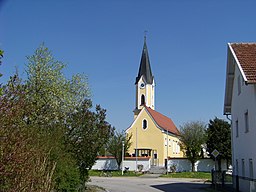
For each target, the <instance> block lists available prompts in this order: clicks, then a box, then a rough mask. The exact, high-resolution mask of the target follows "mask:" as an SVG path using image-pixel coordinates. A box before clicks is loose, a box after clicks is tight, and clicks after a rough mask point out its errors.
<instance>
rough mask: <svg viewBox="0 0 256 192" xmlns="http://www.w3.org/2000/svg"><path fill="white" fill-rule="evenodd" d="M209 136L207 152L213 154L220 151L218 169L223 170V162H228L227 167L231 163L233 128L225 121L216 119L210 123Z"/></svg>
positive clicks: (207, 132)
mask: <svg viewBox="0 0 256 192" xmlns="http://www.w3.org/2000/svg"><path fill="white" fill-rule="evenodd" d="M206 134H207V141H206V144H207V152H208V153H209V154H211V153H212V152H213V151H214V149H216V150H218V152H219V155H218V156H217V161H218V167H219V170H221V160H222V159H225V160H227V165H229V162H230V161H231V126H230V124H229V123H228V122H227V121H225V120H223V119H218V118H217V117H215V118H214V119H213V120H210V121H209V124H208V128H207V130H206ZM211 157H212V158H213V159H215V158H214V157H213V155H211Z"/></svg>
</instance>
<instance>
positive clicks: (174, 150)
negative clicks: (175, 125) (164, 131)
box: [172, 140, 176, 154]
mask: <svg viewBox="0 0 256 192" xmlns="http://www.w3.org/2000/svg"><path fill="white" fill-rule="evenodd" d="M172 146H173V151H172V152H173V154H175V153H176V142H175V141H174V140H173V141H172Z"/></svg>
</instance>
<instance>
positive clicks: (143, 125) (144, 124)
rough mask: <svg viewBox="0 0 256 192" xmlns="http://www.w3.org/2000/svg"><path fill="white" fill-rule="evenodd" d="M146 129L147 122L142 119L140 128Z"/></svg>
mask: <svg viewBox="0 0 256 192" xmlns="http://www.w3.org/2000/svg"><path fill="white" fill-rule="evenodd" d="M147 127H148V122H147V120H146V119H144V120H143V121H142V128H143V129H147Z"/></svg>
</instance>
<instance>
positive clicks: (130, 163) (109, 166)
mask: <svg viewBox="0 0 256 192" xmlns="http://www.w3.org/2000/svg"><path fill="white" fill-rule="evenodd" d="M150 162H151V160H150V158H148V157H138V158H137V160H136V158H135V157H125V160H124V167H127V168H129V171H135V170H136V165H137V166H138V165H142V167H143V168H142V171H148V170H149V169H150V165H151V163H150ZM121 167H122V165H121ZM92 170H118V165H117V163H116V160H115V158H114V157H98V159H97V161H96V163H95V164H94V165H93V167H92Z"/></svg>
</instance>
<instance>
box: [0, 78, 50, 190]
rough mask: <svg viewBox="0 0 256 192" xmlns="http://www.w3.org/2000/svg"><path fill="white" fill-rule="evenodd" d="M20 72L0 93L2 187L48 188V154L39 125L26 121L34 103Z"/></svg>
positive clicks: (10, 188)
mask: <svg viewBox="0 0 256 192" xmlns="http://www.w3.org/2000/svg"><path fill="white" fill-rule="evenodd" d="M25 93H26V92H25V90H24V86H22V85H21V84H20V79H19V78H18V76H17V75H14V77H11V79H10V81H9V82H8V84H7V85H6V86H4V89H3V95H2V96H1V97H0V122H1V124H0V139H1V142H0V151H1V155H0V173H1V174H0V187H1V188H2V189H3V190H4V191H48V190H49V188H50V182H49V180H51V174H52V172H51V170H50V168H49V167H48V166H47V165H46V163H45V162H46V161H47V159H48V158H49V156H48V154H47V153H45V151H44V149H43V147H42V146H41V144H39V143H38V142H37V141H38V135H37V134H36V131H35V130H36V127H34V125H32V124H30V125H28V124H27V123H26V121H25V119H26V118H25V117H26V116H27V114H28V113H30V110H31V106H30V105H29V103H27V100H26V94H25Z"/></svg>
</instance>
